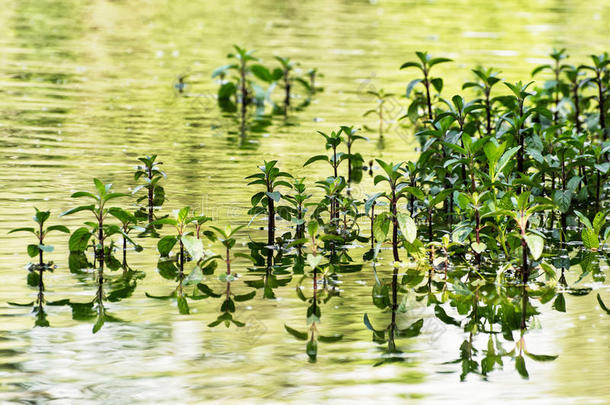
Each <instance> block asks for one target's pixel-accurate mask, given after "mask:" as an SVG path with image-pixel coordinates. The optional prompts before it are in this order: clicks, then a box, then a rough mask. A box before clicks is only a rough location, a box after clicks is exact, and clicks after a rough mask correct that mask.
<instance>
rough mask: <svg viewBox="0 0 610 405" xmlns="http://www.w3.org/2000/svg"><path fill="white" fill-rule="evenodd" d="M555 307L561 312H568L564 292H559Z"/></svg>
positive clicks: (554, 302) (554, 303)
mask: <svg viewBox="0 0 610 405" xmlns="http://www.w3.org/2000/svg"><path fill="white" fill-rule="evenodd" d="M553 309H555V310H557V311H559V312H566V299H565V298H564V296H563V294H561V293H560V294H557V298H555V301H553Z"/></svg>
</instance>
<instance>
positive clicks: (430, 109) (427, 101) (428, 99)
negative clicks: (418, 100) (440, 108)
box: [424, 69, 434, 121]
mask: <svg viewBox="0 0 610 405" xmlns="http://www.w3.org/2000/svg"><path fill="white" fill-rule="evenodd" d="M424 86H425V87H426V103H427V105H428V118H429V119H430V121H432V120H433V119H434V118H433V116H432V99H431V98H430V81H429V80H428V71H427V70H425V69H424Z"/></svg>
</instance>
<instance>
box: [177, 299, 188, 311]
mask: <svg viewBox="0 0 610 405" xmlns="http://www.w3.org/2000/svg"><path fill="white" fill-rule="evenodd" d="M177 301H178V311H179V312H180V313H181V314H182V315H188V314H189V304H188V302H187V301H186V297H184V296H183V295H179V296H178V298H177Z"/></svg>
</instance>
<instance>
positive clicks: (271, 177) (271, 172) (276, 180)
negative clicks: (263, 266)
mask: <svg viewBox="0 0 610 405" xmlns="http://www.w3.org/2000/svg"><path fill="white" fill-rule="evenodd" d="M276 164H277V160H272V161H269V162H267V161H265V162H264V164H263V165H262V166H260V167H259V170H260V171H261V173H256V174H253V175H250V176H248V177H246V179H253V180H252V181H250V182H249V183H248V185H262V186H263V187H264V189H265V191H260V192H257V193H256V194H254V195H253V196H252V198H251V203H252V208H250V210H249V211H248V214H249V215H253V216H257V215H260V214H263V213H265V214H267V245H266V246H265V250H266V252H267V268H271V266H272V265H273V251H274V249H275V229H276V226H275V219H276V218H275V215H276V205H275V204H278V203H279V202H280V200H281V199H282V194H281V193H280V192H279V191H278V190H277V189H276V188H278V187H280V186H283V187H287V188H289V189H290V188H292V186H291V184H290V183H288V182H287V181H286V180H282V178H288V179H290V178H292V175H290V174H289V173H286V172H282V171H280V169H279V168H278V167H276Z"/></svg>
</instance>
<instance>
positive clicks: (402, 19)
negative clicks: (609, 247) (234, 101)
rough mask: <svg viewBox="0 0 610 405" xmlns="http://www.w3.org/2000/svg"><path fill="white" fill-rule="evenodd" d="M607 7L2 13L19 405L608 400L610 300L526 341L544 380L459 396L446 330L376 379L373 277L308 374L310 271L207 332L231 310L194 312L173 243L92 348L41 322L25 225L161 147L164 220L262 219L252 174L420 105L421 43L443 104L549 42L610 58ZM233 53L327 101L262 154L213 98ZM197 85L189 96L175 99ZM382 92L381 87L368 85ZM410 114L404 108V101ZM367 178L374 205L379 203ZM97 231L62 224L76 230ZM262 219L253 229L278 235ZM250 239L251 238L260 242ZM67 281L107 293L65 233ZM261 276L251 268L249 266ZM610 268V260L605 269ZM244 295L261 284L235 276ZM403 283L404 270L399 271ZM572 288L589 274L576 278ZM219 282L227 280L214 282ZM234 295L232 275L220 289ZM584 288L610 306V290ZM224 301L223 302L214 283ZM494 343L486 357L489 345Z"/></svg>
mask: <svg viewBox="0 0 610 405" xmlns="http://www.w3.org/2000/svg"><path fill="white" fill-rule="evenodd" d="M609 21H610V3H608V2H606V1H605V0H592V1H587V2H582V1H579V0H564V1H560V0H556V1H551V0H535V1H518V0H512V1H488V0H475V1H465V0H462V1H448V0H438V1H417V0H415V1H402V2H401V1H397V0H396V1H382V0H380V1H373V2H365V1H336V0H331V1H327V0H325V1H321V0H317V1H309V2H302V1H284V2H277V1H256V2H254V1H237V0H233V1H232V0H229V1H223V2H220V1H206V2H203V1H202V2H193V1H182V0H180V1H171V2H169V1H162V0H149V1H145V2H128V1H106V0H89V1H80V0H5V1H4V2H3V4H2V9H1V10H0V55H1V63H0V80H1V83H0V134H1V136H0V201H1V203H0V242H1V243H0V258H1V259H0V275H1V279H2V282H1V283H0V323H1V326H0V401H4V402H7V403H9V402H23V403H47V402H52V403H112V404H124V403H175V402H178V401H180V402H181V403H202V402H219V403H220V402H223V401H226V402H227V403H233V402H236V401H237V400H238V399H242V400H246V402H253V403H258V402H260V403H263V402H264V403H275V402H284V401H285V402H292V403H319V402H325V401H332V403H343V402H344V403H352V402H353V401H354V400H365V401H368V402H372V401H376V402H377V401H378V402H382V401H385V400H387V401H392V403H400V402H404V403H417V402H421V403H440V402H444V401H452V402H457V403H480V402H482V401H484V400H491V401H492V402H500V401H502V402H503V403H520V404H521V403H536V404H541V403H549V404H557V403H578V404H583V403H610V389H609V388H608V371H609V370H608V364H610V350H609V347H610V341H609V339H608V335H609V332H610V323H609V322H608V318H607V316H606V315H605V314H602V312H601V310H600V309H599V308H598V306H597V304H596V301H595V296H594V294H589V295H588V296H585V297H573V296H569V295H568V296H567V313H566V314H559V313H557V312H554V311H551V310H550V304H547V305H545V306H543V307H542V308H541V309H540V310H541V312H542V314H541V315H540V316H539V317H538V318H539V323H540V324H541V325H542V327H540V328H537V329H532V330H530V331H528V334H527V345H528V348H529V349H530V350H531V351H532V352H542V353H554V354H558V355H559V358H558V359H557V360H555V361H553V362H540V363H532V364H531V365H529V364H528V368H529V373H530V380H529V381H524V380H522V379H521V378H520V377H519V376H518V375H517V373H516V372H515V371H514V367H513V366H512V365H507V366H505V370H504V371H495V372H494V373H493V374H491V376H490V377H488V378H487V379H486V380H484V379H482V378H480V377H477V376H470V377H469V378H468V379H467V381H466V382H463V383H461V382H460V381H459V370H458V369H457V366H455V365H448V364H444V363H446V362H448V361H452V360H454V359H455V358H457V357H458V355H459V346H460V344H461V342H462V340H463V339H464V332H463V331H461V330H460V329H458V328H456V327H453V326H445V327H444V328H443V329H442V330H441V332H440V333H437V332H435V333H432V332H430V333H424V334H422V335H421V336H419V337H417V338H414V339H406V340H404V339H403V340H402V341H401V342H400V344H399V346H400V348H401V350H402V351H403V352H404V353H405V354H404V357H405V360H406V361H405V362H402V363H396V364H388V365H384V366H381V367H373V365H374V364H375V363H376V361H377V360H378V359H379V358H380V355H381V354H380V352H379V350H378V345H377V344H375V343H374V342H372V341H371V333H370V332H369V331H368V330H367V329H366V328H365V327H364V325H363V322H362V316H363V313H365V312H368V313H371V314H373V315H372V316H374V317H375V318H374V319H376V320H377V319H381V317H382V316H383V315H382V314H379V313H378V311H376V310H375V308H374V306H373V305H372V303H371V286H372V285H373V283H374V279H373V275H372V271H371V268H370V267H368V266H365V268H364V271H362V272H359V273H352V274H344V275H342V276H341V278H340V281H341V284H340V289H341V294H340V296H338V297H335V298H333V299H332V300H330V301H329V303H328V304H327V305H326V306H325V307H324V316H323V319H322V324H321V325H320V331H321V333H322V334H328V335H332V334H335V333H342V334H343V335H344V339H343V340H342V341H341V342H338V343H334V344H328V345H321V346H320V350H319V355H318V361H317V362H316V363H309V362H308V361H307V356H306V354H305V344H304V342H300V341H297V340H295V339H294V338H293V337H292V336H291V335H289V334H288V333H286V331H285V329H284V324H288V325H290V326H293V327H295V328H298V329H300V330H303V329H305V325H306V322H305V321H306V304H305V303H303V302H302V301H300V300H299V299H298V297H297V295H296V292H295V286H296V285H297V283H298V277H295V278H294V280H292V281H291V282H290V283H289V284H288V285H287V286H285V287H280V288H278V289H276V296H277V299H276V300H264V299H262V297H261V293H260V290H258V292H257V297H256V298H255V299H254V300H251V301H248V302H246V303H240V304H239V305H238V310H237V318H238V319H241V320H242V321H244V322H246V323H247V327H246V328H242V329H236V328H234V327H231V328H229V329H226V328H224V326H220V327H217V328H208V327H207V326H206V325H207V324H208V323H209V322H211V321H213V320H214V319H216V316H217V315H218V313H219V312H218V311H219V305H220V301H219V300H214V299H210V298H208V299H205V300H202V301H198V302H195V303H193V304H192V314H191V315H189V316H184V315H178V314H177V309H176V308H175V306H174V305H173V304H172V303H171V302H168V301H158V300H152V299H149V298H147V297H146V296H145V295H144V293H145V292H149V293H151V294H159V295H160V294H166V293H168V292H169V291H170V290H171V288H172V285H171V283H169V282H168V281H166V280H164V279H163V278H161V277H160V276H159V275H158V274H157V273H156V271H155V264H156V249H155V246H154V243H155V241H153V240H146V241H145V242H144V245H145V247H146V249H145V251H144V252H142V253H140V254H132V255H131V261H130V262H131V265H132V267H134V268H136V269H138V270H141V271H144V272H145V273H146V277H145V278H144V279H143V280H141V281H140V282H139V284H138V288H137V289H136V291H135V292H134V293H133V296H132V297H130V298H128V299H125V300H123V301H121V302H117V303H108V304H107V308H108V310H109V311H110V312H111V313H112V314H113V315H115V316H117V317H119V318H120V319H122V320H124V321H126V322H124V323H110V324H106V325H105V326H104V328H103V329H102V330H101V331H100V332H98V333H97V334H95V335H93V334H92V333H91V327H92V325H91V322H89V321H85V322H79V321H74V320H73V319H72V315H71V312H70V309H69V308H68V307H50V308H49V310H48V313H49V322H50V323H51V327H50V328H33V327H32V326H33V323H34V319H33V317H32V315H31V313H30V312H29V309H27V308H19V307H12V306H9V305H8V304H7V302H8V301H18V302H23V301H28V300H32V299H33V298H34V296H35V291H34V290H33V289H30V288H28V287H27V286H26V285H25V274H26V271H25V270H24V265H25V263H26V262H27V256H26V255H25V245H26V239H25V238H24V237H23V235H21V236H16V237H12V236H13V235H11V237H9V236H7V234H6V233H7V231H8V230H9V229H11V228H13V227H15V226H18V225H22V224H23V222H24V221H26V220H27V221H29V219H30V217H31V215H32V212H33V208H32V207H33V206H34V205H36V206H38V207H40V208H45V209H51V210H52V211H53V214H54V216H53V222H57V221H58V220H57V217H56V215H57V214H59V212H61V211H64V210H65V209H67V208H70V207H72V206H74V201H72V200H71V199H70V198H69V196H70V194H71V193H72V192H73V191H76V190H80V189H90V188H91V186H92V184H91V178H92V177H99V178H100V179H102V180H104V181H105V182H112V183H114V185H115V187H116V188H117V189H122V190H125V189H127V188H128V187H132V186H133V182H132V170H133V166H134V165H135V164H136V163H137V162H136V158H137V157H138V156H142V155H145V154H151V153H157V154H159V155H160V157H161V160H162V161H163V162H164V168H165V170H166V171H167V173H168V175H169V178H168V180H167V181H166V183H165V186H166V192H167V195H168V202H167V206H166V207H165V208H166V210H170V209H172V208H177V207H181V206H183V205H187V204H190V205H191V206H193V207H198V208H199V207H202V208H203V209H204V211H205V212H206V213H207V214H208V215H211V216H213V217H214V220H215V221H217V222H218V223H220V224H225V223H228V222H229V221H230V222H231V223H246V222H247V221H248V219H249V218H248V215H247V214H246V211H247V209H248V207H249V200H250V194H251V190H249V189H248V188H246V187H245V182H244V179H243V178H244V177H245V176H246V175H248V174H251V173H253V172H254V171H255V170H256V166H257V165H258V164H260V162H261V161H262V159H268V160H269V159H279V160H280V165H281V167H282V168H284V169H287V170H290V171H292V172H294V173H297V174H301V175H307V176H308V177H310V178H314V177H315V178H318V177H320V176H323V175H324V174H326V173H325V172H324V169H323V168H322V167H319V166H312V168H310V169H308V171H307V173H305V171H304V170H303V169H302V168H301V164H302V162H303V161H304V160H305V159H306V158H307V157H309V156H311V155H313V154H316V153H319V152H320V151H321V149H322V148H323V145H322V143H321V142H320V139H319V137H318V136H317V135H315V134H314V133H315V130H318V129H320V130H327V129H334V128H336V127H337V126H338V125H342V124H350V125H351V124H355V125H358V126H360V125H363V124H368V125H370V126H374V122H373V121H372V120H369V119H368V118H367V119H364V118H362V113H363V112H364V111H366V110H367V109H369V108H370V107H371V105H372V103H373V100H372V99H370V98H369V97H367V96H366V95H365V94H363V90H364V89H370V88H373V87H374V88H381V87H383V88H385V89H386V91H391V92H394V93H397V94H401V93H402V92H403V91H404V87H405V85H406V83H407V82H408V81H409V80H410V79H412V78H413V73H412V72H406V71H399V70H398V67H399V66H400V64H401V63H402V62H404V61H406V60H408V59H411V58H412V57H413V56H412V54H413V52H414V51H415V50H424V49H426V50H430V51H431V52H432V53H435V54H440V55H444V56H449V57H451V58H453V59H454V60H455V63H453V64H447V65H443V66H442V67H439V69H438V71H439V73H440V74H442V75H443V77H445V78H446V87H447V90H446V94H452V92H454V91H456V90H457V86H458V83H461V82H462V81H463V80H465V79H466V78H468V77H469V69H470V68H473V67H475V66H476V65H477V64H480V63H484V64H485V65H488V66H494V67H497V68H499V69H501V70H502V71H503V76H504V77H506V78H507V79H511V80H513V79H515V80H516V79H519V78H522V79H527V78H528V77H529V72H530V71H531V69H532V67H533V66H534V65H535V64H537V63H539V62H540V61H541V60H545V55H546V54H547V53H548V51H549V50H550V49H551V48H552V47H566V48H568V49H569V53H570V54H571V55H572V58H573V59H574V61H575V62H581V61H583V60H584V59H583V58H584V57H585V56H586V55H588V54H590V53H594V52H601V51H604V50H609V49H610V40H609V39H608V38H609V37H608V29H609V23H608V22H609ZM233 43H237V44H244V45H245V46H247V47H248V48H254V49H257V55H258V56H260V57H262V58H263V59H264V60H265V61H267V62H270V61H271V57H272V56H273V55H285V56H290V57H292V58H293V59H294V60H296V61H299V62H300V63H301V68H303V69H308V68H311V67H317V68H318V69H319V71H320V72H322V73H323V74H324V76H323V77H322V78H320V79H319V84H320V85H321V86H323V87H324V92H322V93H320V94H318V95H316V97H315V98H314V100H313V103H312V105H310V106H309V107H308V108H307V109H305V110H304V111H300V112H297V113H294V114H292V115H291V116H290V117H289V118H288V119H287V120H286V121H284V120H283V119H281V118H275V119H274V121H273V124H272V125H271V126H269V127H268V128H266V130H264V131H263V132H261V133H257V134H250V135H249V136H248V138H247V139H245V140H243V139H241V138H240V137H239V136H238V135H237V134H236V126H235V124H234V122H233V121H232V120H231V119H229V118H226V117H222V116H221V114H220V113H219V111H218V108H217V105H216V103H215V101H214V100H213V99H212V97H213V95H214V94H215V92H216V87H217V85H216V83H214V82H213V81H212V79H210V75H211V72H212V70H213V69H214V68H215V67H217V66H220V65H222V64H224V63H225V60H226V59H225V56H226V54H227V52H229V51H230V47H231V45H232V44H233ZM180 75H188V76H187V79H186V83H187V88H186V91H185V93H184V94H182V95H181V94H178V93H177V92H176V91H175V89H174V85H175V83H176V80H177V77H178V76H180ZM371 86H372V87H371ZM398 100H399V101H400V99H398ZM369 135H370V136H371V141H370V142H368V143H367V144H364V145H362V146H360V147H359V151H360V152H361V153H362V154H363V156H364V157H365V159H367V160H368V159H369V158H373V157H383V158H387V159H390V160H395V161H396V160H408V159H414V158H415V157H416V150H415V147H416V145H417V142H416V141H415V140H414V139H411V138H410V137H403V136H399V135H398V134H397V133H395V132H390V133H388V136H387V137H386V138H387V139H386V144H385V149H380V148H379V145H378V144H377V142H376V137H375V135H374V133H370V134H369ZM370 183H371V182H370V179H366V180H365V182H364V183H363V187H362V188H359V189H356V190H355V193H362V192H363V190H364V188H366V187H368V189H369V190H370ZM79 222H80V219H79V218H76V217H74V218H72V217H67V218H65V219H62V220H61V223H63V224H65V225H68V226H69V227H70V228H71V229H75V228H76V227H77V225H78V224H79ZM259 225H260V224H258V223H254V224H253V225H251V226H250V227H249V228H248V229H249V230H248V233H249V234H250V235H251V236H252V237H256V236H258V237H260V233H259V232H258V231H257V227H258V226H259ZM246 241H247V237H246V236H245V233H243V234H242V236H241V237H240V240H239V242H238V244H241V243H242V242H243V243H245V242H246ZM49 242H50V243H51V244H54V245H55V246H56V247H57V249H56V251H55V252H54V253H52V254H50V255H49V257H50V258H51V259H52V260H54V261H55V262H56V263H57V264H58V265H59V268H58V270H57V271H56V272H55V273H53V274H49V275H47V278H46V284H47V290H48V291H47V298H48V299H49V300H58V299H62V298H71V299H76V300H78V299H79V298H80V299H82V301H83V302H84V301H87V300H90V299H91V298H92V297H93V295H94V280H93V278H92V277H87V276H75V275H73V274H71V273H70V272H69V271H68V270H67V252H66V238H65V237H62V236H55V237H53V238H51V239H50V241H49ZM242 266H243V264H242ZM603 266H605V267H603V270H604V271H605V272H607V264H603ZM236 270H237V272H238V273H241V274H242V275H243V277H242V279H241V280H240V281H238V282H236V283H234V289H235V290H236V291H237V292H238V293H241V292H247V291H250V288H248V287H247V286H246V284H245V282H244V281H247V280H249V279H251V280H253V279H255V278H256V277H255V276H252V275H248V274H246V273H247V271H246V269H245V268H243V267H240V266H238V268H237V269H236ZM379 271H380V273H381V274H382V275H383V276H384V277H387V276H388V274H389V272H390V270H389V269H387V268H383V267H382V268H381V269H380V270H379ZM569 277H570V278H571V280H572V281H573V279H575V278H577V275H576V274H570V275H569ZM210 283H212V285H214V284H213V283H214V281H213V280H211V281H210ZM217 283H218V282H217ZM582 284H583V285H584V286H590V287H594V289H595V290H596V291H594V292H600V293H602V294H605V296H606V297H607V296H608V291H609V286H608V284H602V283H599V282H598V283H594V282H593V281H592V280H591V279H590V278H587V279H585V280H584V281H582ZM217 288H218V287H217ZM481 344H482V345H483V346H484V345H485V342H482V343H481Z"/></svg>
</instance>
